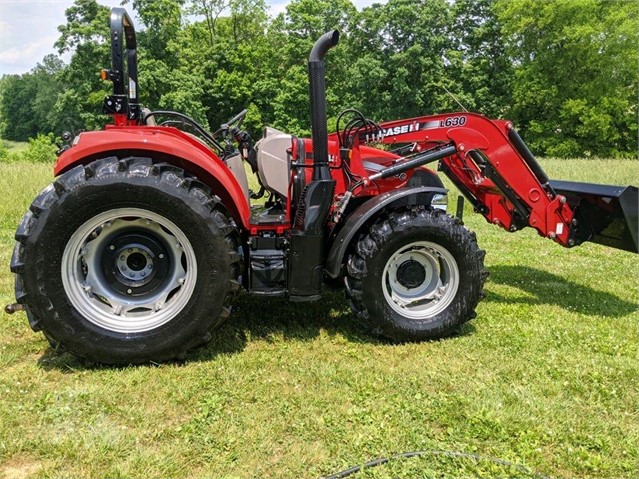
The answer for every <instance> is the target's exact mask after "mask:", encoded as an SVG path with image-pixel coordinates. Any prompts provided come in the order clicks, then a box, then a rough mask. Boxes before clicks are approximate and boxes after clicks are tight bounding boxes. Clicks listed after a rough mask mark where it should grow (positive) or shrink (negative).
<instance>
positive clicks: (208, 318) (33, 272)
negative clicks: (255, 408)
mask: <svg viewBox="0 0 639 479" xmlns="http://www.w3.org/2000/svg"><path fill="white" fill-rule="evenodd" d="M338 41H339V33H338V32H337V31H333V32H329V33H326V34H325V35H324V36H322V37H321V38H320V39H318V40H317V42H316V43H315V45H314V47H313V49H312V51H311V53H310V56H309V61H308V69H309V88H310V98H311V104H310V112H311V127H312V138H311V139H308V138H298V137H295V136H293V135H290V134H287V133H285V132H282V131H278V130H276V129H273V128H269V127H267V128H265V130H264V136H263V138H261V139H260V140H259V141H257V142H256V143H254V142H253V140H252V139H251V137H250V135H249V134H248V133H247V132H246V131H244V130H242V121H243V119H244V116H245V115H246V110H244V111H242V112H240V113H239V114H238V115H236V116H235V117H234V118H232V119H231V120H229V122H228V123H226V124H224V125H221V126H220V128H219V129H218V130H217V131H216V132H215V133H209V132H207V131H206V130H205V129H204V128H203V127H202V126H201V125H199V124H198V123H197V122H196V121H194V120H193V119H191V118H190V117H188V116H186V115H184V114H181V113H178V112H171V111H153V112H152V111H148V110H146V109H145V108H143V107H142V105H140V104H139V101H138V96H137V92H138V80H137V60H136V37H135V30H134V27H133V23H132V21H131V19H130V17H129V16H128V15H127V13H126V11H125V10H124V9H122V8H114V9H113V10H112V13H111V47H112V66H111V69H109V70H104V71H103V77H104V79H106V80H110V81H112V82H113V94H112V95H110V96H108V97H107V98H106V99H105V102H104V112H105V113H108V114H111V115H112V116H113V119H114V122H113V125H109V126H107V127H106V128H105V129H104V130H102V131H92V132H83V133H80V134H79V135H78V136H76V137H75V138H74V139H73V141H72V142H71V143H70V144H68V145H67V146H66V147H65V148H63V151H61V152H60V155H59V158H58V162H57V164H56V166H55V170H54V173H55V177H56V178H55V180H54V182H53V183H52V184H51V185H49V186H48V187H47V188H45V189H44V190H43V191H42V193H40V195H39V196H38V197H37V198H36V199H35V200H34V201H33V203H32V204H31V206H30V208H29V210H28V211H27V213H26V214H25V216H24V218H23V219H22V221H21V223H20V225H19V226H18V230H17V232H16V241H17V242H16V246H15V250H14V253H13V256H12V259H11V270H12V271H13V272H14V273H15V292H16V301H17V302H16V303H15V304H12V305H9V306H7V311H9V312H14V311H17V310H21V309H23V310H25V312H26V315H27V318H28V320H29V324H30V325H31V328H32V329H33V330H34V331H42V332H43V333H44V335H45V336H46V337H47V339H48V340H49V342H50V343H51V344H52V345H54V346H55V347H56V348H61V349H63V350H66V351H69V352H71V353H73V354H75V355H78V356H81V357H86V358H89V359H91V360H95V361H99V362H104V363H112V364H128V363H141V362H148V361H165V360H171V359H176V358H177V359H179V358H184V357H185V355H186V354H187V352H188V351H189V350H191V349H192V348H194V347H196V346H199V345H201V344H204V343H206V342H207V341H208V340H209V339H210V338H211V337H212V331H213V330H214V328H216V327H217V326H219V325H220V324H221V323H222V322H223V321H224V320H225V319H226V318H227V317H228V316H229V315H230V313H231V307H232V304H233V301H234V299H235V298H236V296H237V295H238V293H239V292H240V290H242V289H244V290H246V291H248V293H250V294H253V295H258V296H264V297H285V298H288V299H290V300H291V301H314V300H318V299H320V298H321V292H322V285H323V283H324V281H325V280H327V279H332V280H340V281H341V282H343V284H344V287H345V291H346V295H347V297H348V300H349V304H350V305H351V307H352V309H353V311H354V313H355V315H356V316H357V317H358V318H359V319H360V320H361V321H363V322H364V323H366V324H367V325H368V326H369V327H370V329H371V331H372V332H374V333H376V334H380V335H383V336H386V337H389V338H393V339H395V340H400V341H414V340H424V339H430V338H440V337H444V336H447V335H450V334H451V333H453V332H454V331H455V330H456V329H457V328H459V326H460V325H461V324H463V323H464V322H466V321H468V320H470V319H471V318H473V317H474V316H475V307H476V306H477V304H478V302H479V301H480V299H481V298H482V296H483V293H482V288H483V284H484V280H485V278H486V276H487V272H486V271H485V269H484V265H483V259H484V254H485V253H484V251H482V250H481V249H479V247H478V245H477V241H476V237H475V234H474V233H472V232H471V231H469V230H468V229H467V228H466V227H464V226H463V223H462V221H461V209H460V208H458V211H459V212H458V214H457V216H452V215H449V214H447V213H446V207H447V191H446V189H445V188H444V185H443V184H442V182H441V180H440V179H439V177H438V176H437V173H436V172H435V171H434V170H433V169H429V168H427V167H426V165H428V164H432V163H437V164H438V165H439V170H440V171H442V172H443V173H444V174H445V175H447V176H448V177H449V178H450V179H451V180H452V182H453V183H454V184H455V185H456V186H457V188H458V189H459V190H460V191H461V192H462V194H463V195H464V196H465V197H466V199H467V200H468V201H470V202H471V203H472V205H473V207H474V209H475V211H476V212H478V213H480V214H482V215H483V216H484V217H485V218H486V219H487V220H488V221H489V222H491V223H493V224H495V225H498V226H500V227H502V228H504V229H505V230H507V231H510V232H514V231H517V230H519V229H522V228H525V227H532V228H534V229H536V230H537V231H538V232H539V234H540V235H542V236H544V237H547V238H550V239H552V240H553V241H555V242H557V243H558V244H560V245H561V246H565V247H573V246H577V245H579V244H582V243H583V242H586V241H593V242H597V243H601V244H604V245H607V246H611V247H614V248H620V249H624V250H627V251H631V252H637V188H636V187H633V186H629V187H626V188H621V187H614V186H604V185H590V184H580V183H572V182H562V181H552V180H550V179H548V177H547V176H546V174H545V173H544V171H543V169H542V168H541V166H540V165H539V164H538V163H537V161H536V160H535V158H534V157H533V155H532V154H531V152H530V151H529V150H528V148H527V147H526V145H525V144H524V142H523V141H522V139H521V138H520V137H519V135H518V134H517V132H516V131H515V129H514V128H513V126H512V124H511V123H510V122H507V121H501V120H489V119H487V118H485V117H483V116H481V115H477V114H473V113H447V114H443V115H435V116H425V117H420V118H413V119H408V120H397V121H391V122H383V123H376V122H374V121H371V120H369V119H366V118H365V117H364V116H363V115H362V114H361V113H360V112H358V111H355V110H347V111H345V112H343V113H342V114H340V116H339V118H338V121H337V125H338V127H337V131H336V132H334V133H331V134H330V135H329V134H328V131H327V126H326V98H325V78H324V56H325V55H326V54H327V52H328V51H329V50H330V49H331V48H332V47H333V46H335V45H336V44H337V42H338ZM243 162H247V163H248V164H249V165H250V169H251V170H252V171H253V173H255V174H256V175H257V178H258V180H259V184H260V186H261V188H260V192H259V193H253V192H251V191H250V190H249V188H248V181H247V173H246V170H245V168H244V163H243ZM264 195H268V199H267V200H266V201H265V202H263V203H262V202H261V203H259V204H253V205H252V204H251V199H252V198H255V197H259V196H264Z"/></svg>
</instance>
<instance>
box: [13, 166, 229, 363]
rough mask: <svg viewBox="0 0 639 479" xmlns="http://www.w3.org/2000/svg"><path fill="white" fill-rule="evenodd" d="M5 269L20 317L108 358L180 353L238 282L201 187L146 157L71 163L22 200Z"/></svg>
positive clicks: (205, 332) (85, 352) (208, 326)
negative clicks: (28, 201) (24, 207)
mask: <svg viewBox="0 0 639 479" xmlns="http://www.w3.org/2000/svg"><path fill="white" fill-rule="evenodd" d="M16 240H17V243H16V247H15V250H14V254H13V257H12V262H11V270H12V271H13V272H14V273H16V298H17V301H18V302H19V303H22V304H24V305H25V306H26V311H27V316H28V318H29V323H30V325H31V327H32V328H33V329H34V330H36V331H39V330H42V331H43V332H44V334H45V336H46V337H47V339H48V340H49V342H50V343H51V344H54V345H56V349H58V348H59V349H62V350H66V351H68V352H70V353H73V354H75V355H77V356H80V357H85V358H88V359H91V360H94V361H98V362H102V363H110V364H130V363H143V362H148V361H166V360H171V359H181V358H184V357H185V356H186V353H187V351H189V350H190V349H192V348H194V347H196V346H199V345H201V344H203V343H205V342H207V341H208V340H209V339H210V338H211V333H210V331H211V330H212V329H213V328H215V327H216V326H219V325H220V324H221V323H222V321H223V320H224V319H225V318H227V317H228V316H229V314H230V311H231V304H232V301H233V299H234V297H235V295H236V293H237V292H238V291H239V289H240V274H241V264H240V255H239V254H238V245H239V234H238V232H237V229H236V228H235V226H234V224H233V222H232V220H231V219H230V218H229V217H228V215H227V213H226V210H225V209H224V208H223V207H222V205H221V204H220V203H219V200H218V199H217V198H216V197H214V196H212V195H211V192H210V190H209V188H208V187H206V186H205V185H204V184H202V183H200V182H199V181H197V180H196V179H193V178H189V177H188V176H187V175H186V174H185V173H184V171H183V170H181V169H179V168H176V167H174V166H172V165H168V164H155V165H154V164H153V163H152V161H151V160H150V159H148V158H128V159H126V160H118V159H117V158H107V159H103V160H98V161H95V162H93V163H91V164H89V165H87V166H77V167H75V168H74V169H72V170H70V171H68V172H66V173H64V174H63V175H61V176H60V177H58V178H57V179H56V181H55V182H54V183H53V184H52V185H49V187H47V188H46V189H45V190H44V191H43V192H42V193H41V194H40V195H39V196H38V197H37V198H36V199H35V200H34V202H33V203H32V205H31V207H30V210H29V211H28V212H27V214H26V215H25V216H24V218H23V219H22V222H21V224H20V226H19V227H18V231H17V233H16Z"/></svg>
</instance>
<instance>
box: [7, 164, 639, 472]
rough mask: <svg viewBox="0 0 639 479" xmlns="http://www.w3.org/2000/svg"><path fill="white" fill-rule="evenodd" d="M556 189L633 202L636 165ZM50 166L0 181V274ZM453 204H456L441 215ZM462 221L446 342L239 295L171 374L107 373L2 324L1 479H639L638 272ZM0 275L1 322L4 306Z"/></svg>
mask: <svg viewBox="0 0 639 479" xmlns="http://www.w3.org/2000/svg"><path fill="white" fill-rule="evenodd" d="M541 162H542V166H543V167H544V168H545V169H546V170H547V171H548V173H549V174H551V175H552V176H553V177H560V178H566V179H569V180H574V181H588V182H594V183H603V182H606V181H610V182H611V183H613V184H628V183H635V184H636V183H637V175H638V174H639V171H638V170H637V168H636V161H632V160H596V159H588V160H583V159H582V160H543V159H542V160H541ZM51 180H52V178H51V168H50V166H48V165H42V164H30V163H17V164H10V165H6V164H0V263H1V264H4V265H7V264H8V263H9V260H10V257H11V254H12V252H13V246H14V244H15V240H14V234H15V227H16V225H17V224H18V222H19V220H20V217H21V216H22V215H23V214H24V212H25V211H26V210H27V208H28V205H29V204H30V202H31V201H32V200H33V198H34V197H35V196H36V194H37V192H38V191H40V190H41V189H42V188H44V187H45V186H46V185H47V184H49V183H50V182H51ZM451 199H452V198H451ZM464 222H465V223H466V225H467V226H468V227H469V228H471V229H472V230H474V231H476V232H477V237H478V241H479V244H480V246H481V247H482V248H483V249H486V250H487V256H486V266H487V268H488V270H489V271H490V272H491V275H490V276H489V277H488V281H487V283H486V288H485V289H486V293H487V296H486V299H484V300H483V301H482V302H481V303H480V306H479V308H478V317H477V318H476V319H475V320H473V321H472V322H470V323H469V324H468V325H466V326H465V327H464V328H463V330H462V331H461V333H460V334H459V335H457V336H455V337H452V338H449V339H446V340H442V341H432V342H424V343H419V344H392V343H388V342H384V341H380V340H378V339H375V338H374V337H372V336H370V335H369V334H368V333H367V332H366V331H364V330H363V329H361V328H360V327H359V326H358V325H357V322H356V320H355V318H354V317H353V315H352V314H351V313H350V312H349V310H348V308H347V306H346V304H345V302H344V298H343V293H342V291H341V290H330V289H326V290H325V291H324V297H323V299H322V301H318V302H315V303H287V302H285V301H282V300H278V299H276V298H270V299H268V298H267V299H265V298H257V297H250V296H248V295H242V296H241V297H240V300H239V302H238V304H237V305H236V307H235V308H234V311H233V314H232V316H231V318H230V319H229V322H228V323H227V324H226V325H225V326H224V327H223V328H222V329H221V330H218V331H216V332H215V334H214V339H213V341H212V343H211V344H210V345H208V346H207V347H206V348H202V349H199V350H197V351H194V352H193V353H191V354H190V355H189V357H188V358H187V359H186V361H184V362H180V363H174V364H163V365H148V366H138V367H124V368H105V367H99V366H95V365H91V364H86V363H83V362H82V361H79V360H77V359H74V358H72V357H70V356H68V355H65V354H60V353H56V352H55V351H54V350H53V349H52V348H51V347H50V346H49V345H48V343H47V340H46V338H45V337H44V336H43V335H42V334H41V333H33V332H32V331H31V330H30V328H29V326H28V320H27V317H26V315H25V314H24V313H17V314H15V315H12V316H10V315H7V314H5V313H4V312H1V313H0V384H1V385H2V389H1V390H2V401H0V444H1V445H2V447H1V448H0V476H6V477H27V476H28V477H37V478H51V477H77V478H82V477H86V478H94V477H140V476H145V477H176V478H177V477H237V478H243V477H247V478H249V477H320V476H327V475H329V474H331V473H333V472H336V471H340V470H343V469H346V468H347V467H349V466H352V465H355V464H361V463H363V462H365V461H367V460H370V459H373V458H376V457H380V456H389V455H392V454H394V453H400V452H404V451H413V450H420V449H427V450H433V449H435V450H448V451H460V452H467V453H476V454H479V455H481V456H492V457H497V458H500V459H504V460H506V461H509V462H511V463H516V464H521V465H523V466H525V467H526V468H527V469H528V470H530V471H533V472H534V473H535V474H533V473H531V474H523V473H522V472H521V470H517V469H513V468H512V467H506V466H500V465H497V464H493V463H490V462H489V461H486V460H474V459H469V458H463V457H456V458H455V457H445V456H437V455H429V456H425V457H423V458H421V459H419V458H414V459H406V460H395V461H392V462H390V463H389V464H386V465H383V466H380V467H378V468H374V469H370V470H368V471H367V472H366V473H365V474H361V475H358V476H357V477H379V478H388V477H407V478H408V477H433V478H436V477H437V478H453V477H454V478H457V477H465V478H468V477H483V478H504V477H518V478H522V479H523V478H533V477H537V478H538V477H541V476H545V477H579V478H614V477H619V478H620V477H635V476H636V468H637V458H638V457H639V451H638V450H637V445H638V444H639V427H638V423H637V416H636V412H637V404H638V401H639V391H638V389H637V375H638V373H639V371H638V369H639V364H638V362H637V351H638V343H637V339H636V335H637V325H638V317H637V301H638V300H639V296H638V292H637V287H636V286H637V274H638V273H639V263H638V262H637V256H636V255H633V254H630V253H625V252H621V251H615V250H611V249H607V248H605V247H603V246H599V245H595V244H586V245H583V246H580V247H578V248H573V249H569V250H567V249H564V248H561V247H560V246H558V245H557V244H555V243H553V242H552V241H549V240H546V239H544V238H540V237H539V236H538V235H537V234H536V232H535V231H533V230H531V229H527V230H523V231H520V232H517V233H513V234H509V233H506V232H504V231H503V230H501V229H500V228H498V227H496V226H494V225H490V224H488V223H486V221H485V220H484V219H483V217H481V216H480V215H476V214H473V212H472V209H471V207H470V206H469V205H468V204H467V208H466V211H465V215H464ZM13 288H14V278H13V275H12V274H11V273H10V272H9V270H8V268H6V267H4V268H2V269H0V304H3V305H4V304H7V303H11V302H13V301H14V293H13Z"/></svg>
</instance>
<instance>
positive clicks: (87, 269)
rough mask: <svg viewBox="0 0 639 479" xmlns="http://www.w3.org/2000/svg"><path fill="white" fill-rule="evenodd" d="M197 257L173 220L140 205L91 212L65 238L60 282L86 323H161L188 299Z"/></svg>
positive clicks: (114, 327)
mask: <svg viewBox="0 0 639 479" xmlns="http://www.w3.org/2000/svg"><path fill="white" fill-rule="evenodd" d="M196 281H197V261H196V258H195V252H194V251H193V247H192V246H191V243H190V242H189V240H188V238H187V237H186V236H185V235H184V233H183V232H182V231H181V230H180V228H178V227H177V226H176V225H175V224H174V223H173V222H171V221H169V220H168V219H166V218H164V217H163V216H161V215H158V214H156V213H153V212H151V211H148V210H143V209H139V208H119V209H113V210H109V211H105V212H104V213H101V214H99V215H97V216H94V217H93V218H91V219H90V220H89V221H87V222H86V223H84V224H83V225H82V226H80V227H79V228H78V229H77V230H76V231H75V233H73V235H72V236H71V238H70V239H69V241H68V243H67V245H66V247H65V249H64V253H63V255H62V284H63V287H64V291H65V292H66V295H67V297H68V298H69V301H70V303H71V305H72V306H73V307H74V308H75V309H76V310H77V311H78V312H79V313H80V314H81V315H82V316H83V317H84V318H85V319H86V320H87V321H89V322H90V323H93V324H95V325H96V326H99V327H101V328H104V329H108V330H110V331H115V332H119V333H139V332H143V331H149V330H152V329H155V328H158V327H160V326H162V325H163V324H166V323H167V322H169V321H170V320H171V319H173V318H174V317H175V316H176V315H177V314H178V313H179V312H180V311H181V310H182V309H183V308H184V307H185V306H186V304H187V303H188V302H189V299H190V298H191V295H192V294H193V290H194V289H195V284H196Z"/></svg>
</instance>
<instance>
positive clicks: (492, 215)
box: [359, 112, 637, 252]
mask: <svg viewBox="0 0 639 479" xmlns="http://www.w3.org/2000/svg"><path fill="white" fill-rule="evenodd" d="M379 126H380V127H381V132H377V133H371V132H370V131H369V132H368V133H362V134H361V135H360V137H359V141H360V142H366V141H377V142H382V143H386V144H411V143H412V144H413V147H412V149H413V151H425V150H429V149H431V148H440V147H442V146H445V145H452V146H454V147H455V151H456V152H455V153H454V154H452V155H450V156H447V157H444V158H442V159H440V166H439V168H440V170H441V171H443V172H444V173H445V174H446V176H448V177H449V178H450V180H451V181H452V182H453V183H454V184H455V186H457V188H458V189H459V190H460V191H461V192H462V193H463V195H464V196H465V197H466V198H467V199H468V200H469V201H470V202H471V203H472V204H473V206H474V208H475V211H477V212H479V213H481V214H482V215H483V216H484V217H485V218H486V220H487V221H489V222H490V223H493V224H495V225H498V226H500V227H502V228H504V229H505V230H507V231H511V232H512V231H517V230H519V229H521V228H524V227H526V226H530V227H532V228H534V229H536V230H537V232H538V233H539V234H540V235H542V236H545V237H547V238H550V239H553V240H555V241H556V242H557V243H559V244H561V245H562V246H566V247H572V246H575V245H577V244H580V243H582V242H584V241H594V242H599V243H603V244H607V245H608V246H613V247H617V248H620V249H626V250H629V251H634V252H636V251H637V244H636V234H634V235H633V234H631V233H632V232H633V231H634V229H636V224H637V220H636V216H637V214H636V207H635V208H634V211H629V212H622V213H621V215H622V216H624V217H625V231H621V230H619V228H617V230H618V231H617V233H615V234H616V235H617V236H618V237H617V238H612V239H611V238H608V237H606V238H602V237H601V235H602V234H606V233H605V232H604V230H606V226H607V225H605V226H604V225H603V224H600V225H598V226H597V227H596V228H593V225H591V224H584V223H583V221H584V216H583V215H577V214H576V213H577V210H578V209H579V208H580V204H581V201H580V200H582V199H583V202H585V203H588V208H590V209H592V207H593V204H595V203H597V202H599V203H601V201H599V199H597V200H593V199H592V188H591V186H592V185H586V184H579V183H574V184H573V185H577V190H579V185H583V186H584V188H583V191H584V195H581V196H580V195H579V191H577V192H575V191H574V188H573V191H571V195H570V196H571V198H570V201H568V198H567V197H566V194H565V193H564V192H563V191H557V190H556V189H555V188H554V187H553V182H551V181H550V180H549V178H548V177H547V175H546V173H545V172H544V171H543V169H542V168H541V166H540V165H539V163H537V161H536V160H535V158H534V156H533V155H532V153H531V152H530V151H529V150H528V148H527V147H526V145H525V143H524V142H523V140H522V139H521V137H520V136H519V135H518V134H517V132H516V131H515V129H514V128H513V125H512V123H511V122H509V121H502V120H490V119H488V118H486V117H484V116H481V115H478V114H474V113H466V112H464V113H449V114H443V115H435V116H425V117H419V118H412V119H408V120H397V121H390V122H384V123H381V124H380V125H379ZM628 189H631V191H630V194H629V196H633V195H634V197H636V195H637V189H636V188H635V187H628V188H627V189H626V190H628ZM602 191H603V190H602ZM609 191H611V190H607V192H606V193H602V194H608V192H609ZM586 192H588V194H585V193H586ZM575 197H576V199H575ZM607 200H608V198H605V201H604V203H611V202H613V203H614V198H611V199H610V201H607ZM634 202H635V203H636V200H635V201H634ZM585 203H584V205H581V207H582V209H583V208H584V207H585ZM625 203H628V201H625ZM630 203H632V200H631V201H630ZM631 209H632V208H631ZM617 213H618V212H617ZM591 215H592V212H591ZM615 217H616V218H617V219H618V217H619V214H616V216H615ZM633 218H634V219H633ZM610 221H612V219H611V220H610ZM605 222H606V221H604V222H603V223H605ZM622 223H624V221H622ZM622 229H623V228H622ZM608 230H610V228H608ZM628 238H630V240H628ZM632 238H634V240H633V239H632Z"/></svg>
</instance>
